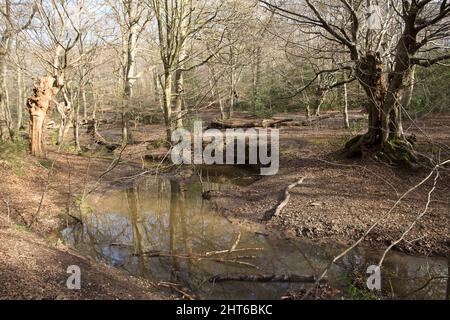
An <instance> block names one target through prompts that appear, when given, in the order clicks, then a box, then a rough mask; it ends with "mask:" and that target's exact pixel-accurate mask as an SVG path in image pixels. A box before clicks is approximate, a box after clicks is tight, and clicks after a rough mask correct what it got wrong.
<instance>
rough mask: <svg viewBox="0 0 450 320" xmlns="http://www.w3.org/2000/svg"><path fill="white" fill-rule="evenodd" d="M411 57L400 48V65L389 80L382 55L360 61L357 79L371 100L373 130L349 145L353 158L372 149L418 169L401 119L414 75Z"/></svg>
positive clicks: (388, 159)
mask: <svg viewBox="0 0 450 320" xmlns="http://www.w3.org/2000/svg"><path fill="white" fill-rule="evenodd" d="M405 54H406V56H405ZM407 56H408V53H407V52H406V51H404V50H402V49H401V48H399V49H398V53H397V58H396V66H395V68H394V70H393V71H392V72H391V73H390V75H389V78H388V79H386V77H385V75H384V74H385V69H384V65H383V62H382V60H381V58H380V55H379V54H378V53H369V54H367V55H366V56H365V57H363V58H362V59H361V60H360V61H359V63H358V66H357V77H358V79H359V82H360V84H361V85H362V87H363V88H364V90H365V92H366V95H367V97H368V100H369V110H368V112H369V129H368V132H367V133H366V134H364V135H362V136H358V137H355V138H353V139H352V140H350V141H349V142H348V143H347V144H346V149H347V151H348V153H349V155H351V156H356V155H358V156H360V155H363V154H364V153H365V152H366V151H370V150H372V151H375V152H378V155H380V156H382V157H383V158H384V159H385V160H387V161H389V162H392V163H399V164H404V165H407V166H414V163H415V162H416V161H417V158H416V155H415V152H414V150H413V147H412V144H411V143H410V141H408V139H406V137H405V136H404V133H403V126H402V117H401V115H402V109H401V107H402V101H403V98H404V94H405V86H406V84H407V83H409V82H410V81H411V76H412V74H413V72H412V70H413V69H412V67H411V66H410V65H409V63H408V62H406V63H404V61H407V60H408V58H407Z"/></svg>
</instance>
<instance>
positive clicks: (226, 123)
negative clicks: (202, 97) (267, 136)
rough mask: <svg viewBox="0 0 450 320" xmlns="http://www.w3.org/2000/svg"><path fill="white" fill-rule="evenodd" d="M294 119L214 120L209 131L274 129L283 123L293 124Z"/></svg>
mask: <svg viewBox="0 0 450 320" xmlns="http://www.w3.org/2000/svg"><path fill="white" fill-rule="evenodd" d="M291 121H293V119H261V120H253V121H242V120H235V119H229V120H214V121H212V122H211V124H210V125H209V127H208V128H209V129H238V128H242V129H245V128H273V127H276V126H277V125H280V124H282V123H286V122H291Z"/></svg>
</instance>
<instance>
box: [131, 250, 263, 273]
mask: <svg viewBox="0 0 450 320" xmlns="http://www.w3.org/2000/svg"><path fill="white" fill-rule="evenodd" d="M227 252H228V251H227ZM133 256H135V257H141V256H145V257H147V258H178V259H188V260H198V261H200V260H207V261H213V262H219V263H234V264H239V265H243V266H247V267H251V268H255V269H259V267H258V266H256V265H254V264H252V263H249V262H244V261H239V259H255V258H256V257H255V256H236V257H233V258H229V259H226V258H211V257H209V256H206V255H204V254H176V253H164V252H158V251H148V252H143V253H134V254H133Z"/></svg>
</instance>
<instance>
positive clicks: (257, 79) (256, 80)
mask: <svg viewBox="0 0 450 320" xmlns="http://www.w3.org/2000/svg"><path fill="white" fill-rule="evenodd" d="M261 56H262V49H261V46H258V47H257V48H256V53H255V60H256V61H255V66H254V71H253V99H252V104H253V111H256V108H257V107H258V105H259V102H260V101H259V87H260V84H261V63H262V57H261Z"/></svg>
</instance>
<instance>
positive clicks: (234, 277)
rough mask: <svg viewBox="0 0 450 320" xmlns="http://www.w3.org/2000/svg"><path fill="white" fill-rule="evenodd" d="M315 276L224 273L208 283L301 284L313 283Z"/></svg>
mask: <svg viewBox="0 0 450 320" xmlns="http://www.w3.org/2000/svg"><path fill="white" fill-rule="evenodd" d="M316 280H317V279H316V277H315V276H300V275H297V274H242V273H225V274H219V275H215V276H213V277H211V278H210V279H209V282H224V281H248V282H302V283H314V282H316Z"/></svg>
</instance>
